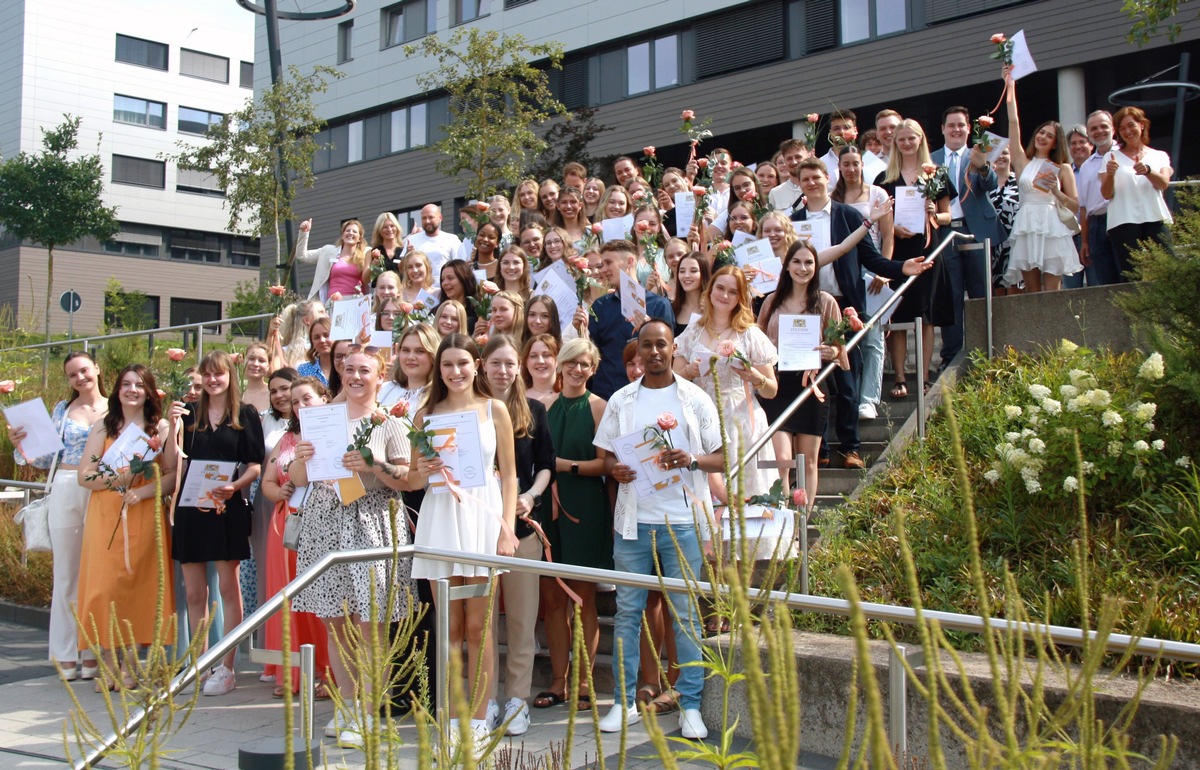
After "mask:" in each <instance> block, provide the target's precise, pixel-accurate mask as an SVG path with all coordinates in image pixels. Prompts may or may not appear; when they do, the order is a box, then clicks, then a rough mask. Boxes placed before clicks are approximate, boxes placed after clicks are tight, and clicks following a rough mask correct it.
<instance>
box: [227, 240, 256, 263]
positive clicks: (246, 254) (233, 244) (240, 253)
mask: <svg viewBox="0 0 1200 770" xmlns="http://www.w3.org/2000/svg"><path fill="white" fill-rule="evenodd" d="M258 249H259V241H258V239H257V238H245V237H243V236H240V235H235V236H233V238H231V239H230V244H229V264H231V265H240V266H243V267H258Z"/></svg>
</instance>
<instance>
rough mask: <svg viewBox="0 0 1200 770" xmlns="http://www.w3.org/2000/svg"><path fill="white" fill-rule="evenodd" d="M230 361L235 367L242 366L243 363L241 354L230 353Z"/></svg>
mask: <svg viewBox="0 0 1200 770" xmlns="http://www.w3.org/2000/svg"><path fill="white" fill-rule="evenodd" d="M229 360H230V361H232V362H233V365H234V366H237V365H238V364H240V363H241V362H242V354H241V353H230V354H229Z"/></svg>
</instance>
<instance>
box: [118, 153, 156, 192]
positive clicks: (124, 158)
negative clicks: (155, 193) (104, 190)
mask: <svg viewBox="0 0 1200 770" xmlns="http://www.w3.org/2000/svg"><path fill="white" fill-rule="evenodd" d="M112 180H113V183H114V184H132V185H137V186H138V187H155V188H158V189H159V190H163V189H166V186H167V164H166V163H165V162H164V161H161V160H150V159H149V158H134V157H130V156H129V155H113V156H112Z"/></svg>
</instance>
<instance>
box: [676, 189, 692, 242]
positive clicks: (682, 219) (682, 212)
mask: <svg viewBox="0 0 1200 770" xmlns="http://www.w3.org/2000/svg"><path fill="white" fill-rule="evenodd" d="M695 219H696V196H695V195H692V194H691V193H690V192H677V193H675V237H676V238H687V236H688V231H689V230H691V229H692V223H693V222H694V221H695Z"/></svg>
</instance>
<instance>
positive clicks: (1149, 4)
mask: <svg viewBox="0 0 1200 770" xmlns="http://www.w3.org/2000/svg"><path fill="white" fill-rule="evenodd" d="M1188 2H1189V0H1125V4H1124V5H1122V6H1121V10H1122V11H1123V12H1124V13H1125V15H1126V16H1128V17H1129V19H1130V21H1132V22H1133V26H1131V27H1130V28H1129V34H1128V35H1127V37H1128V38H1129V42H1131V43H1137V44H1138V45H1139V46H1141V45H1145V44H1146V43H1148V42H1150V40H1151V39H1152V38H1153V37H1154V36H1155V35H1158V34H1160V33H1165V34H1166V36H1167V40H1169V41H1171V42H1172V43H1173V42H1175V38H1177V37H1178V36H1179V32H1180V30H1181V29H1183V22H1180V21H1175V22H1171V23H1167V20H1168V19H1170V18H1171V17H1172V16H1174V15H1176V14H1177V13H1179V8H1180V6H1182V5H1186V4H1187V3H1188Z"/></svg>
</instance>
